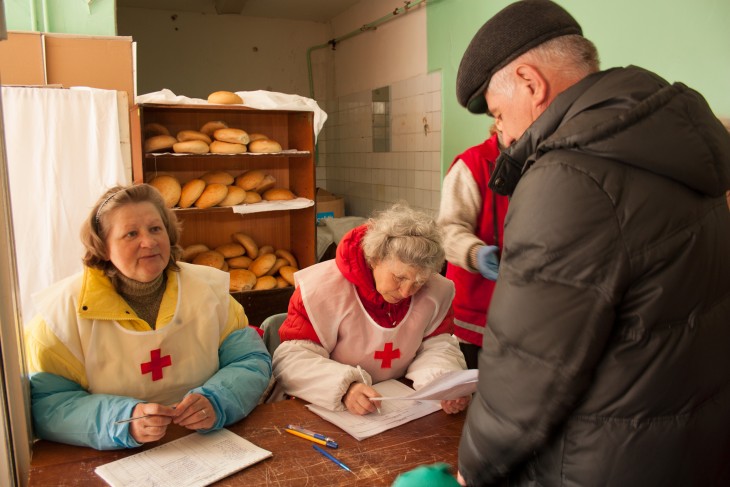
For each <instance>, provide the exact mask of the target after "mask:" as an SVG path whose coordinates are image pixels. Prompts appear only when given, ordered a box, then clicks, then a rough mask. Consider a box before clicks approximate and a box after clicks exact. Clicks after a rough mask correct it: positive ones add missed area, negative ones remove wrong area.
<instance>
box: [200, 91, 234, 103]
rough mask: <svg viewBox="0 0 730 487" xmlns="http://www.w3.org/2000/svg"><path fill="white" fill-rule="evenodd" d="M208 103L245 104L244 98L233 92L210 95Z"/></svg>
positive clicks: (217, 92)
mask: <svg viewBox="0 0 730 487" xmlns="http://www.w3.org/2000/svg"><path fill="white" fill-rule="evenodd" d="M208 103H216V104H218V105H235V104H239V103H243V98H241V97H240V96H238V95H237V94H235V93H233V92H232V91H225V90H223V91H214V92H213V93H211V94H210V95H208Z"/></svg>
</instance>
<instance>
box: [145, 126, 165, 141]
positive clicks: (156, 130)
mask: <svg viewBox="0 0 730 487" xmlns="http://www.w3.org/2000/svg"><path fill="white" fill-rule="evenodd" d="M143 132H144V137H145V139H148V138H150V137H154V136H155V135H170V131H169V130H167V127H165V126H164V125H162V124H161V123H146V124H145V125H144V129H143Z"/></svg>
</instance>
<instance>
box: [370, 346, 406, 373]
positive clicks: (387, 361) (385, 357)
mask: <svg viewBox="0 0 730 487" xmlns="http://www.w3.org/2000/svg"><path fill="white" fill-rule="evenodd" d="M395 358H400V348H396V349H395V350H393V342H388V343H386V344H385V347H384V348H383V350H378V351H376V352H375V360H382V361H383V362H382V363H381V364H380V368H381V369H389V368H390V367H391V361H392V360H393V359H395Z"/></svg>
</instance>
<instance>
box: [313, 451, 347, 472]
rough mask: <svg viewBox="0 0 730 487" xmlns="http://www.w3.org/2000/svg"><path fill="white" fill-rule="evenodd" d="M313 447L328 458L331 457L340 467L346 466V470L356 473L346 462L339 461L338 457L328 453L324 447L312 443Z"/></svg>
mask: <svg viewBox="0 0 730 487" xmlns="http://www.w3.org/2000/svg"><path fill="white" fill-rule="evenodd" d="M312 448H314V449H315V450H317V451H318V452H320V453H321V454H322V455H324V456H326V457H327V458H329V459H330V460H332V461H333V462H335V463H336V464H337V465H338V466H339V467H340V468H344V469H345V470H347V471H348V472H350V473H355V472H353V471H352V470H350V467H348V466H347V465H345V464H344V463H342V462H341V461H339V460H338V459H336V458H335V457H333V456H332V455H330V454H329V453H327V452H326V451H324V450H323V449H322V448H320V447H318V446H317V445H312Z"/></svg>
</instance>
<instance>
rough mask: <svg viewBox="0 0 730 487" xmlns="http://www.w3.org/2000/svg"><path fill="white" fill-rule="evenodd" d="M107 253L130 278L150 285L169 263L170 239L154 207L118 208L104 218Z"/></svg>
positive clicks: (150, 204)
mask: <svg viewBox="0 0 730 487" xmlns="http://www.w3.org/2000/svg"><path fill="white" fill-rule="evenodd" d="M106 222H107V225H109V231H108V233H107V237H106V242H105V243H106V251H107V255H108V256H109V260H111V262H112V264H114V266H115V267H116V268H117V269H119V272H121V273H122V274H124V276H126V277H128V278H129V279H134V280H135V281H139V282H151V281H154V280H155V279H157V277H158V276H159V275H160V274H162V272H163V271H164V270H165V268H166V267H167V263H168V262H169V260H170V237H169V236H168V235H167V229H166V228H165V225H164V223H163V222H162V218H161V217H160V214H159V212H158V211H157V208H156V207H155V205H153V204H152V203H149V202H142V203H130V204H127V205H124V206H121V207H119V208H117V209H115V210H113V211H112V212H109V213H108V214H107V217H106Z"/></svg>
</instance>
